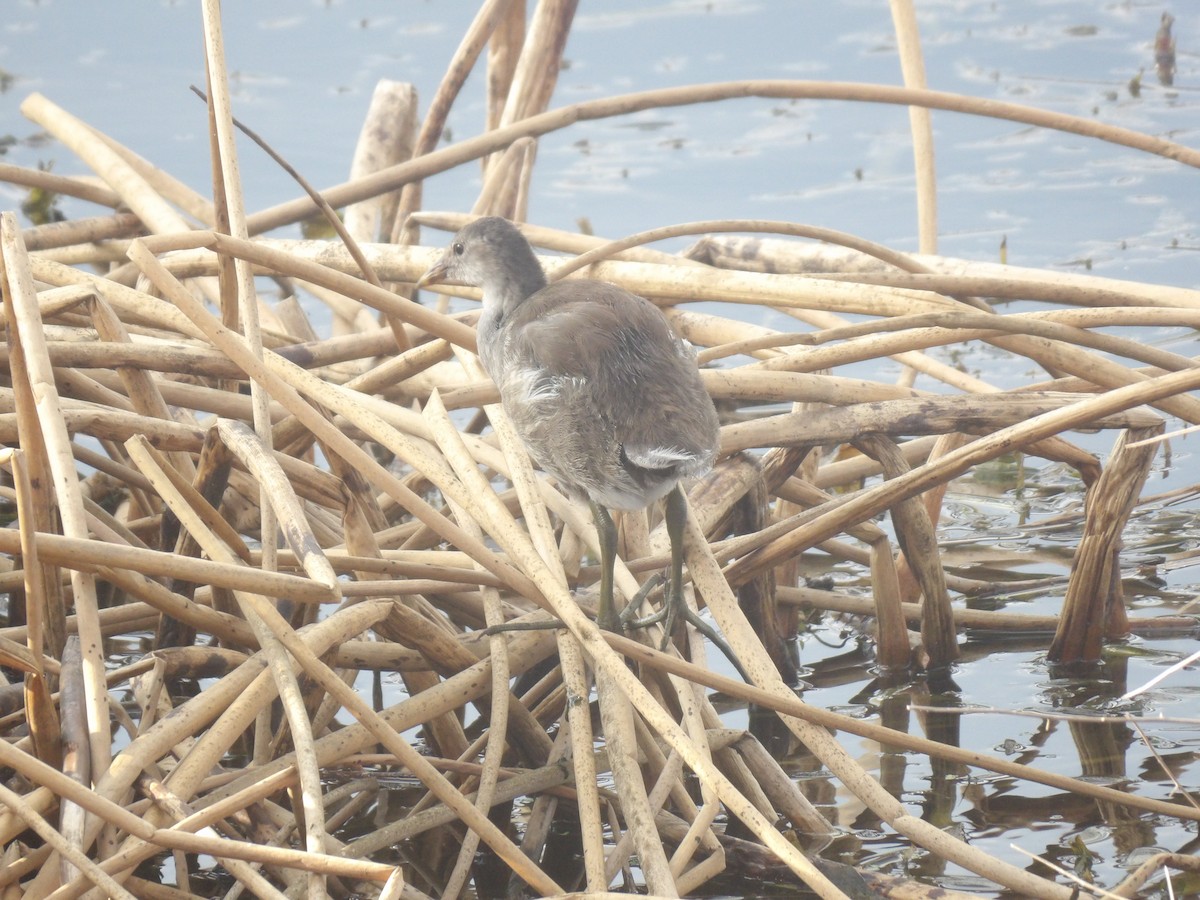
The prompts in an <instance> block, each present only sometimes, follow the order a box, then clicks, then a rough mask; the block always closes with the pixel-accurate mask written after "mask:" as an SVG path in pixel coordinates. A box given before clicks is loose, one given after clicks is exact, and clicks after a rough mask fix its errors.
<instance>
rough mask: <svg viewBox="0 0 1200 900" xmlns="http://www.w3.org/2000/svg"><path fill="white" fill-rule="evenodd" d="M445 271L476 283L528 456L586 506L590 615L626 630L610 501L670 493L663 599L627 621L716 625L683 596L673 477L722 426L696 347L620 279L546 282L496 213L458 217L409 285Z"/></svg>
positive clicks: (682, 516)
mask: <svg viewBox="0 0 1200 900" xmlns="http://www.w3.org/2000/svg"><path fill="white" fill-rule="evenodd" d="M447 281H456V282H460V283H464V284H468V285H472V286H475V287H478V288H480V289H481V290H482V294H483V313H482V315H481V316H480V318H479V323H478V326H477V335H478V340H477V343H478V350H479V359H480V362H481V363H482V364H483V368H484V370H485V371H486V372H487V373H488V375H489V376H491V378H492V380H493V381H494V382H495V383H496V386H497V387H498V388H499V389H500V400H501V404H502V405H503V407H504V410H505V411H506V412H507V413H508V416H509V418H510V419H511V420H512V423H513V426H514V427H515V429H516V431H517V433H518V434H519V435H520V437H521V439H522V441H523V443H524V445H525V447H526V449H527V450H528V451H529V455H530V456H531V457H532V458H533V459H534V461H535V462H537V464H538V465H539V466H540V467H541V468H542V470H543V471H545V472H547V473H549V474H550V475H552V476H553V477H554V478H555V480H556V481H557V482H558V484H559V485H560V486H561V487H562V488H563V489H564V490H565V491H566V492H567V494H568V495H569V496H572V497H573V498H575V499H578V500H582V501H585V502H587V504H588V505H589V507H590V508H591V512H592V517H593V519H594V520H595V523H596V530H597V532H598V534H599V545H600V595H599V600H598V605H597V610H598V614H597V623H598V624H599V625H600V627H602V628H604V629H606V630H608V631H615V632H617V633H621V632H622V631H623V628H622V625H623V618H622V615H620V614H618V612H617V611H616V608H615V604H614V601H613V566H614V563H615V559H616V547H617V532H616V527H615V526H614V524H613V520H612V516H611V515H610V513H609V510H610V509H620V510H638V509H644V508H646V507H648V506H650V505H651V504H652V503H655V502H656V501H658V500H661V499H664V498H665V516H664V517H665V521H666V527H667V534H668V536H669V538H670V542H671V566H670V570H669V577H668V582H667V589H666V595H665V598H664V603H663V611H662V613H661V614H660V615H659V616H654V617H651V618H649V619H646V620H642V621H641V622H637V623H633V624H637V625H643V624H646V623H647V622H649V621H654V620H657V619H658V618H660V617H662V618H665V619H666V624H665V626H664V627H665V629H666V631H667V635H666V639H669V637H670V633H671V630H672V627H673V624H674V622H675V621H676V619H677V617H679V616H682V617H684V618H685V619H687V620H688V621H691V622H693V624H698V626H699V627H700V628H701V630H702V631H703V632H704V633H705V634H706V635H709V636H710V637H711V635H712V629H711V626H708V623H706V622H703V620H701V619H700V618H699V617H698V616H697V615H696V613H695V612H694V611H693V610H692V609H691V607H689V606H688V605H687V603H686V602H684V600H683V530H684V525H685V523H686V519H687V499H686V496H685V494H684V493H683V489H682V487H681V483H682V482H684V481H687V480H690V479H695V478H699V477H701V476H703V475H705V474H706V473H707V472H709V471H710V470H711V469H712V467H713V464H714V462H715V460H716V458H717V451H718V444H719V430H720V423H719V421H718V418H717V412H716V409H715V408H714V406H713V402H712V398H711V397H710V396H709V394H708V392H707V391H706V390H705V389H704V385H703V383H702V381H701V379H700V373H699V370H698V368H697V365H696V355H695V351H694V350H693V348H692V347H691V345H690V344H689V343H688V342H687V341H685V340H683V339H682V338H680V337H678V336H677V335H676V334H675V332H674V331H673V330H672V329H671V327H670V325H669V324H668V323H667V320H666V318H665V317H664V316H663V314H662V312H661V311H660V310H659V309H658V307H656V306H655V305H654V304H653V303H651V302H650V301H649V300H647V299H645V298H644V297H639V296H637V295H636V294H633V293H630V292H629V291H627V290H624V289H623V288H621V287H618V286H617V285H614V284H611V283H609V282H604V281H597V280H592V279H584V278H576V279H570V280H565V281H560V282H555V283H553V284H549V283H547V280H546V275H545V272H544V271H543V270H542V266H541V263H540V262H539V261H538V258H537V256H536V255H535V254H534V252H533V248H532V247H531V246H530V245H529V241H528V240H526V238H525V236H524V235H523V234H522V233H521V232H520V230H519V229H518V228H517V227H516V226H515V225H514V224H513V223H512V222H510V221H508V220H507V219H504V218H500V217H498V216H487V217H483V218H479V219H476V220H474V221H473V222H471V223H470V224H468V225H466V226H465V227H464V228H463V229H462V230H461V231H459V232H458V233H457V234H456V235H455V236H454V238H453V240H451V242H450V244H449V245H448V246H447V247H446V249H445V250H444V252H443V253H442V255H441V257H440V258H439V259H438V260H437V262H435V263H434V264H433V266H431V267H430V268H429V270H428V271H426V272H425V273H424V274H423V275H422V276H421V277H420V279H419V280H418V281H417V283H416V285H417V287H418V288H422V287H427V286H429V285H432V284H438V283H442V282H447ZM640 593H642V592H639V594H640ZM637 599H640V597H639V598H637ZM636 606H637V603H631V604H630V607H629V609H631V610H633V609H635V608H636Z"/></svg>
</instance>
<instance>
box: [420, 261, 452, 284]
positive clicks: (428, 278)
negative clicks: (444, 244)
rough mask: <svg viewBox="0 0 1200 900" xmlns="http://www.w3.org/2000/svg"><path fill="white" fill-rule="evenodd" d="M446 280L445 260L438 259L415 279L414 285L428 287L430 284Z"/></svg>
mask: <svg viewBox="0 0 1200 900" xmlns="http://www.w3.org/2000/svg"><path fill="white" fill-rule="evenodd" d="M445 280H446V262H445V260H441V259H439V260H438V261H437V262H435V263H434V264H433V265H432V266H430V267H429V269H428V270H427V271H426V272H425V274H424V275H422V276H421V277H420V278H418V279H417V284H416V286H417V287H418V288H423V287H428V286H429V285H431V284H441V283H442V282H443V281H445Z"/></svg>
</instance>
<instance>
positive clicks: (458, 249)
mask: <svg viewBox="0 0 1200 900" xmlns="http://www.w3.org/2000/svg"><path fill="white" fill-rule="evenodd" d="M454 255H455V256H462V255H463V245H462V241H455V242H454Z"/></svg>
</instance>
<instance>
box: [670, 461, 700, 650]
mask: <svg viewBox="0 0 1200 900" xmlns="http://www.w3.org/2000/svg"><path fill="white" fill-rule="evenodd" d="M664 517H665V519H666V525H667V537H668V538H669V539H670V541H671V574H670V580H669V581H668V582H667V590H666V594H665V595H664V596H663V609H665V610H666V612H667V618H666V621H665V622H663V630H664V631H665V632H666V635H665V637H664V642H663V646H664V647H665V646H666V641H669V640H670V639H671V634H672V633H673V631H674V629H675V619H676V618H677V617H678V616H679V614H680V613H682V614H683V617H684V619H685V620H686V621H689V622H692V624H696V622H695V619H697V618H699V616H697V615H696V614H695V613H693V612H692V608H691V607H690V606H688V605H687V601H686V600H684V599H683V529H684V526H685V525H687V495H685V494H684V493H683V488H681V487H680V486H679V485H678V484H677V485H675V487H673V488H671V493H669V494H667V501H666V511H665V514H664ZM705 624H707V623H705ZM697 627H699V626H697Z"/></svg>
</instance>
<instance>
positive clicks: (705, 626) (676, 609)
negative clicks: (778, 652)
mask: <svg viewBox="0 0 1200 900" xmlns="http://www.w3.org/2000/svg"><path fill="white" fill-rule="evenodd" d="M668 580H669V579H668V578H667V576H666V575H664V574H661V573H660V574H657V575H652V576H651V577H650V578H648V579H646V582H645V583H644V584H643V585H642V586H641V588H640V589H639V590H638V592H637V593H636V594H635V595H634V597H633V599H632V600H630V601H629V605H628V606H626V607H625V609H624V610H622V611H621V615H620V617H619V618H620V621H621V623H622V624H623V625H624V626H625V628H627V629H630V630H632V629H635V628H649V627H650V626H651V625H656V624H658V623H659V622H662V623H663V639H662V643H661V644H659V648H658V649H659V650H666V649H667V644H669V643H670V642H671V636H672V635H673V634H674V633H675V626H676V624H677V623H678V622H679V620H680V619H682V620H683V621H684V622H687V623H688V624H689V625H691V626H693V627H694V628H695V629H696V630H697V631H699V632H700V633H701V634H702V635H704V637H706V638H708V640H709V642H710V643H711V644H712V645H713V646H714V647H716V648H717V649H718V650H720V651H721V652H722V653H723V654H724V655H725V658H726V659H728V660H729V661H730V663H732V664H733V667H734V668H735V669H737V671H738V674H739V675H741V676H742V679H743V680H744V681H746V682H747V683H750V676H749V675H747V673H746V670H745V668H744V667H743V666H742V663H741V661H740V660H739V659H738V658H737V655H736V654H735V653H734V652H733V648H732V647H730V646H729V642H728V641H726V640H725V638H724V637H723V636H722V635H721V633H720V632H719V631H717V629H715V628H714V627H713V626H712V624H711V623H710V622H707V621H705V619H704V618H703V617H702V616H701V615H700V613H698V612H696V610H694V609H692V608H691V607H690V606H689V605H688V603H687V601H686V600H685V599H684V598H683V594H682V592H679V593H676V592H675V591H673V590H670V589H668V591H667V597H666V598H665V600H664V602H663V605H662V609H660V610H658V611H657V612H654V613H651V614H650V615H648V616H644V617H643V618H640V619H639V618H636V614H637V612H638V610H639V609H641V607H642V604H643V603H645V601H646V598H647V597H648V596H650V594H651V593H652V592H653V591H654V590H655V589H656V588H657V587H659V585H662V584H664V583H666V582H667V581H668Z"/></svg>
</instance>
